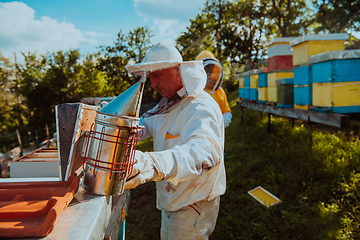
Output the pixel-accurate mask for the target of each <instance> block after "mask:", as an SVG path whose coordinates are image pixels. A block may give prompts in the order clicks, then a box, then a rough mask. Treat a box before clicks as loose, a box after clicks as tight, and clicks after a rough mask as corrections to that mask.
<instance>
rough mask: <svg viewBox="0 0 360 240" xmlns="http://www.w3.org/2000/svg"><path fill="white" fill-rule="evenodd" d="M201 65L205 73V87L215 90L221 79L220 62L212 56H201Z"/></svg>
mask: <svg viewBox="0 0 360 240" xmlns="http://www.w3.org/2000/svg"><path fill="white" fill-rule="evenodd" d="M202 60H203V65H204V69H205V72H206V75H207V82H206V86H205V89H206V90H213V91H216V90H218V89H219V87H220V86H221V83H222V80H223V69H222V66H221V64H220V63H219V62H218V61H217V60H216V59H214V58H203V59H202Z"/></svg>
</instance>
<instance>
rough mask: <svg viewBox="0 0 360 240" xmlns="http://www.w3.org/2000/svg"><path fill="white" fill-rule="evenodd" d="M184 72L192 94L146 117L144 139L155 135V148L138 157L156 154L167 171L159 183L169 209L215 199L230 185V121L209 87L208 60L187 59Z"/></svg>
mask: <svg viewBox="0 0 360 240" xmlns="http://www.w3.org/2000/svg"><path fill="white" fill-rule="evenodd" d="M180 75H181V79H182V82H183V85H184V88H185V90H186V92H187V93H188V95H187V96H186V97H185V98H184V99H182V100H181V101H180V102H179V103H177V104H176V106H174V107H173V109H171V111H170V112H168V113H160V114H155V115H152V116H150V117H145V118H141V119H140V125H143V126H144V127H145V129H144V135H143V137H142V139H145V138H147V137H150V136H152V137H153V142H154V152H149V153H145V154H137V155H136V158H138V157H140V158H141V157H149V155H150V157H151V158H152V159H153V160H154V162H155V164H156V167H157V170H158V171H159V172H160V173H161V175H162V176H164V178H163V179H164V180H162V181H157V182H156V189H157V208H158V209H160V210H164V211H176V210H178V209H180V208H182V207H184V206H188V205H190V204H193V203H196V202H199V201H202V200H208V201H209V200H213V199H215V198H216V197H218V196H220V195H222V194H224V193H225V188H226V176H225V166H224V158H223V155H224V154H223V152H224V122H223V119H222V118H223V117H222V114H221V111H220V108H219V106H218V104H217V103H216V102H215V100H214V99H213V98H212V97H211V96H210V95H209V94H208V93H206V92H205V91H204V90H203V89H204V87H205V83H206V74H205V71H204V67H203V65H202V62H200V61H199V62H197V63H195V64H194V63H193V64H181V65H180ZM182 90H183V89H182ZM179 92H181V91H179ZM156 107H157V106H155V108H156ZM139 161H141V159H139Z"/></svg>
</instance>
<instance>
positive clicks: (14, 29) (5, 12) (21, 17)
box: [0, 2, 97, 57]
mask: <svg viewBox="0 0 360 240" xmlns="http://www.w3.org/2000/svg"><path fill="white" fill-rule="evenodd" d="M0 22H1V23H2V24H0V51H1V53H2V54H3V55H4V56H5V57H12V56H13V53H14V52H16V53H19V52H20V51H22V52H25V53H27V52H32V53H33V52H38V53H46V52H47V51H49V52H54V51H59V50H63V51H67V50H69V49H74V48H78V47H79V45H80V43H81V42H85V43H88V44H96V43H97V41H96V39H95V38H94V37H95V36H96V35H97V34H96V33H95V32H87V33H82V32H81V31H80V30H79V29H77V28H76V27H75V26H74V24H72V23H69V22H66V21H62V22H58V21H57V20H55V19H52V18H50V17H47V16H42V17H41V18H40V20H35V11H34V9H32V8H31V7H29V6H27V5H26V4H24V3H22V2H7V3H2V2H0Z"/></svg>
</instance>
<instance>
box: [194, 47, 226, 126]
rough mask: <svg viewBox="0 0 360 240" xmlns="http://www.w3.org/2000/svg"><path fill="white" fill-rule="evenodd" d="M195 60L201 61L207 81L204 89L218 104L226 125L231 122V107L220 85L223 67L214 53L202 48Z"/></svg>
mask: <svg viewBox="0 0 360 240" xmlns="http://www.w3.org/2000/svg"><path fill="white" fill-rule="evenodd" d="M196 60H201V61H203V64H204V69H205V72H206V75H207V82H206V85H205V89H204V90H205V91H206V92H207V93H209V94H210V95H211V96H212V97H213V98H214V99H215V101H216V102H217V103H218V104H219V107H220V110H221V113H222V114H223V118H224V125H225V127H228V126H229V124H230V123H231V118H232V114H231V109H230V106H229V103H228V101H227V97H226V93H225V91H224V89H223V88H222V87H221V83H222V81H223V77H224V71H223V67H222V66H221V64H220V62H219V61H218V60H217V59H216V58H215V57H214V55H213V54H212V53H211V52H210V51H208V50H204V51H202V52H201V53H199V55H198V56H197V57H196Z"/></svg>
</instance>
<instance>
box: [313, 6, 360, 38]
mask: <svg viewBox="0 0 360 240" xmlns="http://www.w3.org/2000/svg"><path fill="white" fill-rule="evenodd" d="M312 3H313V5H314V7H315V10H316V14H315V21H316V22H317V23H318V24H317V27H316V29H315V31H316V32H321V31H323V32H328V33H343V32H347V31H359V27H360V26H359V22H360V1H359V0H351V1H349V0H326V1H325V0H313V1H312Z"/></svg>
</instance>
